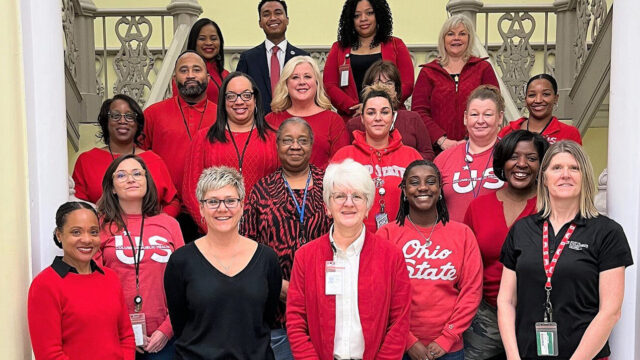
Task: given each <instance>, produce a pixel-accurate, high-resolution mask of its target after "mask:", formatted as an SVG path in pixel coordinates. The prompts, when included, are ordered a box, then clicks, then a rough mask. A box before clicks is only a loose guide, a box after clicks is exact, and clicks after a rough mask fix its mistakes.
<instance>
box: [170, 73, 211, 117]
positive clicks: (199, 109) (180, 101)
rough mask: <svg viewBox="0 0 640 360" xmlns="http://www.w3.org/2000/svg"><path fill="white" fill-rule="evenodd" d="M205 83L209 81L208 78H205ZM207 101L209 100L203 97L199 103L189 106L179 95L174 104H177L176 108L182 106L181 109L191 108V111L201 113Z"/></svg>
mask: <svg viewBox="0 0 640 360" xmlns="http://www.w3.org/2000/svg"><path fill="white" fill-rule="evenodd" d="M207 81H209V78H207ZM207 101H209V99H207V97H206V96H205V98H204V99H202V100H200V101H199V102H197V103H195V104H194V105H189V103H188V102H186V101H185V100H184V99H183V98H182V97H181V96H180V95H178V96H176V102H177V103H178V106H182V109H188V108H192V109H194V110H196V111H197V112H203V111H204V109H205V104H206V103H207Z"/></svg>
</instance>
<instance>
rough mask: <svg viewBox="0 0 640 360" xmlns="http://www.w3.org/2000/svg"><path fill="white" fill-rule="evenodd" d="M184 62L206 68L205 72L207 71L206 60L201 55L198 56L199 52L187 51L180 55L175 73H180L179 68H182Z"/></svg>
mask: <svg viewBox="0 0 640 360" xmlns="http://www.w3.org/2000/svg"><path fill="white" fill-rule="evenodd" d="M184 62H189V63H198V64H200V65H201V66H202V67H204V70H205V71H207V65H206V62H205V60H204V58H203V57H202V56H200V54H198V53H197V52H195V51H193V50H187V51H185V52H183V53H182V54H180V55H179V56H178V58H177V59H176V65H175V67H174V73H176V72H178V67H179V66H180V64H181V63H184Z"/></svg>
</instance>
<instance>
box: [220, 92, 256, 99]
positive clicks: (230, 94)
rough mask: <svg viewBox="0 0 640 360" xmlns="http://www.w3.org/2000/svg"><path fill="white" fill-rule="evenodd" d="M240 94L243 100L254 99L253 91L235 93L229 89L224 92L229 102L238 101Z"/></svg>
mask: <svg viewBox="0 0 640 360" xmlns="http://www.w3.org/2000/svg"><path fill="white" fill-rule="evenodd" d="M238 96H239V97H240V99H242V101H249V100H251V99H253V92H252V91H249V90H246V91H243V92H241V93H240V94H238V93H234V92H233V91H227V92H226V93H224V99H225V100H227V101H228V102H236V100H238Z"/></svg>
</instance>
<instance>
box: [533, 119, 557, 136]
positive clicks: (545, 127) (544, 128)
mask: <svg viewBox="0 0 640 360" xmlns="http://www.w3.org/2000/svg"><path fill="white" fill-rule="evenodd" d="M551 120H553V118H551ZM551 120H549V122H548V123H547V124H546V125H545V126H544V127H543V128H542V130H541V131H540V132H539V133H538V134H540V135H542V133H543V132H544V131H545V130H547V126H549V124H551ZM527 131H531V130H529V119H527Z"/></svg>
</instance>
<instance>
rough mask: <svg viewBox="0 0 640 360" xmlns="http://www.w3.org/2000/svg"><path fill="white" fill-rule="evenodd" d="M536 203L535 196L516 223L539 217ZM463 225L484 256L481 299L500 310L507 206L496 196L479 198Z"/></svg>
mask: <svg viewBox="0 0 640 360" xmlns="http://www.w3.org/2000/svg"><path fill="white" fill-rule="evenodd" d="M536 199H537V198H536V197H535V196H534V197H532V198H531V199H529V200H528V201H527V205H525V207H524V209H523V210H522V212H521V213H520V215H518V218H517V219H516V221H518V220H520V219H522V218H524V217H527V216H529V215H532V214H535V213H536ZM514 222H515V221H514ZM464 223H465V224H467V225H468V226H469V227H470V228H471V230H473V232H474V234H476V239H477V240H478V247H479V248H480V254H481V255H482V264H483V270H482V278H483V282H482V284H483V285H482V295H483V297H484V299H485V300H486V301H487V302H488V303H489V304H491V305H493V306H496V307H497V303H496V299H497V297H498V290H499V289H500V279H502V263H501V262H500V252H501V251H502V244H504V239H506V238H507V233H508V232H509V227H508V226H507V223H506V220H505V217H504V204H503V203H502V201H500V200H498V196H497V195H496V193H489V194H486V195H483V196H480V197H478V198H477V199H475V200H473V201H472V202H471V204H469V208H468V209H467V213H466V214H465V216H464Z"/></svg>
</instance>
